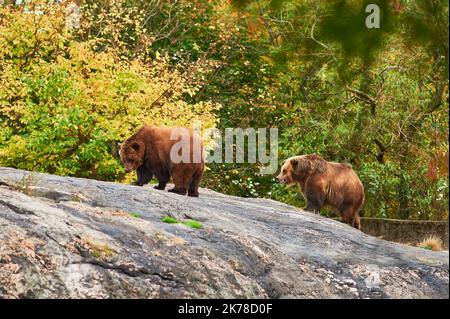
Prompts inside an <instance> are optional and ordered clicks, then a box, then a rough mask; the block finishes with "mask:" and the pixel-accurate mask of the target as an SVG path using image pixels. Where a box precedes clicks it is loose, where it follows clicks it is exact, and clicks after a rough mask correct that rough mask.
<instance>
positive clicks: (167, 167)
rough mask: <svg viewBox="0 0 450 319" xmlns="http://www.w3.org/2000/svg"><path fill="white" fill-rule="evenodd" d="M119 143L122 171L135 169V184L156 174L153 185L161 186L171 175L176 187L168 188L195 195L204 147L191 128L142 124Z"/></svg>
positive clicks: (201, 171) (202, 167)
mask: <svg viewBox="0 0 450 319" xmlns="http://www.w3.org/2000/svg"><path fill="white" fill-rule="evenodd" d="M119 147H120V151H119V154H120V158H121V159H122V162H123V163H124V166H125V171H126V172H127V173H129V172H132V171H136V174H137V180H136V181H135V182H134V183H133V184H134V185H137V186H142V185H144V184H147V183H148V182H150V180H151V179H152V178H153V176H155V177H156V178H157V179H158V185H156V186H155V188H156V189H160V190H163V189H165V187H166V184H167V183H168V182H169V180H170V177H172V179H173V183H174V184H175V187H174V188H173V189H170V190H169V192H173V193H177V194H180V195H186V192H187V194H188V196H194V197H198V186H199V184H200V180H201V178H202V175H203V171H204V168H205V161H204V147H203V142H202V140H201V139H200V137H199V136H197V135H195V134H194V133H193V132H192V130H190V129H187V128H179V127H178V128H177V127H150V126H147V125H145V126H143V127H141V128H140V129H139V130H138V131H137V132H136V133H134V134H133V135H132V136H130V137H129V138H128V139H127V140H126V141H125V142H124V143H122V144H119ZM178 149H179V151H177V150H178ZM174 150H175V151H174ZM180 151H181V153H180Z"/></svg>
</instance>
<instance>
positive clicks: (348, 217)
mask: <svg viewBox="0 0 450 319" xmlns="http://www.w3.org/2000/svg"><path fill="white" fill-rule="evenodd" d="M340 213H341V220H342V221H343V222H344V223H346V224H349V225H350V226H352V227H355V228H356V229H361V221H360V218H359V214H358V211H357V210H355V208H354V207H353V206H346V207H343V209H341V210H340Z"/></svg>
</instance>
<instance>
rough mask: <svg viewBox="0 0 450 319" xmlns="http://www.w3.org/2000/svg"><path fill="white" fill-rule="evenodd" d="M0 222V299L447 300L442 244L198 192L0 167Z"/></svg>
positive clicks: (272, 204) (291, 209)
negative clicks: (193, 224)
mask: <svg viewBox="0 0 450 319" xmlns="http://www.w3.org/2000/svg"><path fill="white" fill-rule="evenodd" d="M165 216H172V217H174V218H177V219H178V220H180V221H183V220H185V219H186V216H188V217H189V219H195V220H198V221H200V222H201V224H202V226H203V227H202V228H200V229H195V228H190V227H188V226H186V225H184V224H181V223H177V224H169V223H165V222H162V219H163V217H165ZM0 229H1V231H0V298H220V297H223V298H283V297H289V298H449V261H448V258H449V255H448V252H444V251H442V252H433V251H429V250H425V249H420V248H415V247H409V246H405V245H400V244H395V243H391V242H387V241H384V240H381V239H377V238H374V237H371V236H369V235H366V234H364V233H362V232H360V231H358V230H356V229H354V228H352V227H350V226H348V225H346V224H343V223H341V222H338V221H335V220H331V219H327V218H325V217H322V216H319V215H314V214H310V213H308V212H304V211H301V210H298V209H296V208H294V207H291V206H288V205H285V204H282V203H279V202H275V201H272V200H267V199H252V198H238V197H233V196H227V195H223V194H220V193H216V192H213V191H211V190H207V189H201V190H200V197H199V198H192V197H183V196H179V195H176V194H172V193H168V192H167V191H159V190H155V189H153V188H152V185H147V186H145V187H136V186H130V185H124V184H118V183H109V182H101V181H96V180H88V179H81V178H71V177H60V176H53V175H48V174H35V173H29V172H26V171H21V170H15V169H11V168H0ZM330 243H331V244H330ZM330 278H332V280H330ZM343 285H345V286H347V288H346V289H343V288H342V287H343Z"/></svg>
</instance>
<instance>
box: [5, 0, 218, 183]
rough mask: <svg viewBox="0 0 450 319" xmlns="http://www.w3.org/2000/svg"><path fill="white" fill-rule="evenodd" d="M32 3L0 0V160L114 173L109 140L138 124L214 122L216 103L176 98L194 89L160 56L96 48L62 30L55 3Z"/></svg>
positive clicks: (70, 171)
mask: <svg viewBox="0 0 450 319" xmlns="http://www.w3.org/2000/svg"><path fill="white" fill-rule="evenodd" d="M39 8H40V10H44V11H45V12H46V13H45V14H42V15H37V14H35V13H33V12H29V11H25V10H23V8H22V9H20V8H19V7H10V6H7V7H3V8H0V16H2V17H3V18H2V24H1V26H0V61H1V62H0V70H1V73H0V80H1V81H2V83H3V84H4V85H2V86H1V87H0V136H1V137H0V154H1V157H0V165H5V166H11V167H16V168H21V169H26V170H36V171H43V172H49V173H54V174H59V175H71V176H82V177H90V178H96V179H106V180H115V179H118V178H121V177H123V169H122V166H121V163H120V161H119V160H118V159H117V146H116V145H117V142H118V141H122V140H124V139H125V138H126V137H128V136H129V135H131V134H132V133H133V132H134V131H136V130H137V128H138V127H140V126H142V125H143V124H144V123H147V124H149V125H153V126H159V125H169V126H170V125H177V126H190V125H191V123H192V122H194V121H195V120H199V121H201V123H202V127H203V128H208V127H213V126H215V124H216V118H215V115H214V113H213V112H214V110H216V109H218V108H219V105H218V104H214V103H211V102H207V101H206V102H203V101H200V102H197V103H188V102H186V101H185V100H186V96H189V95H193V94H195V92H196V91H197V90H198V89H199V87H198V86H196V85H194V84H191V83H190V82H189V80H188V78H187V76H186V75H184V74H183V73H182V72H181V71H179V70H177V69H176V68H173V67H171V66H170V65H169V64H168V62H167V58H166V57H165V56H163V55H158V54H157V55H156V57H155V58H154V59H153V60H152V61H151V64H148V63H147V64H144V63H143V62H142V61H140V60H138V59H134V60H120V59H119V60H118V59H117V55H116V54H115V52H114V51H113V50H106V51H104V52H96V51H95V48H94V47H93V46H92V45H91V44H92V43H91V41H85V42H80V41H77V40H75V38H74V37H73V36H72V35H71V33H69V32H67V30H66V28H65V14H64V7H63V6H58V5H47V4H45V5H44V4H41V6H39ZM23 30H27V31H26V32H23Z"/></svg>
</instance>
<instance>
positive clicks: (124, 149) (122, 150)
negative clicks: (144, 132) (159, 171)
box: [119, 140, 145, 173]
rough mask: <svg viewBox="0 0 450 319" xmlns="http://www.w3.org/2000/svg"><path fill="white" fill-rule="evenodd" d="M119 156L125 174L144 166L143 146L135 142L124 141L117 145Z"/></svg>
mask: <svg viewBox="0 0 450 319" xmlns="http://www.w3.org/2000/svg"><path fill="white" fill-rule="evenodd" d="M119 154H120V159H121V160H122V162H123V164H124V166H125V172H127V173H130V172H132V171H135V170H137V169H138V167H140V166H142V164H144V155H145V145H144V143H142V142H140V141H136V140H126V141H125V142H124V143H121V144H119Z"/></svg>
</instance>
